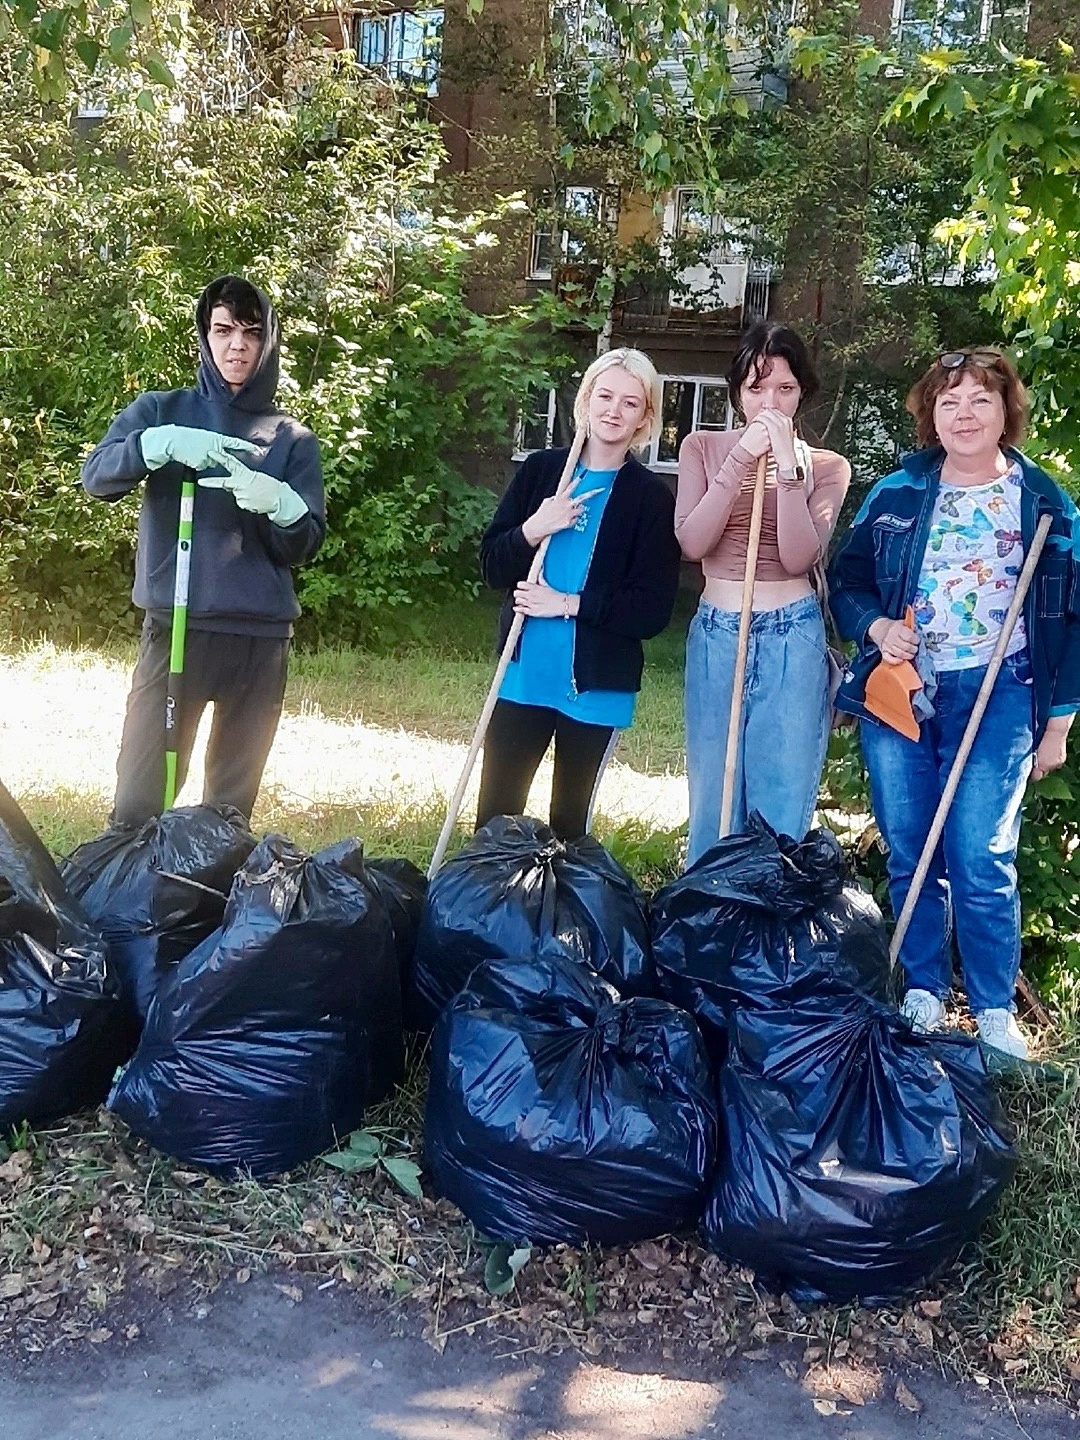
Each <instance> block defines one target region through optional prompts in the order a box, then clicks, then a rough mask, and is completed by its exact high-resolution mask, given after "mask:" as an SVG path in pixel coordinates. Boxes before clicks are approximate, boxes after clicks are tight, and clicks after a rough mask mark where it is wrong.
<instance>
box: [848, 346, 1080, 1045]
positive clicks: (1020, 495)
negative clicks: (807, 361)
mask: <svg viewBox="0 0 1080 1440" xmlns="http://www.w3.org/2000/svg"><path fill="white" fill-rule="evenodd" d="M907 405H908V409H909V411H910V412H911V413H912V415H913V416H914V417H915V421H916V427H917V432H918V438H919V442H920V444H921V445H922V446H923V448H922V449H920V450H918V451H917V452H916V453H915V454H913V455H911V456H909V457H908V458H907V459H906V460H905V461H904V463H903V467H902V468H901V469H900V470H898V471H896V473H895V474H892V475H888V476H886V477H885V479H883V480H880V481H879V482H878V483H877V485H876V486H875V487H874V489H873V490H872V491H871V492H870V495H869V496H868V497H867V500H866V502H865V504H864V505H863V506H862V509H861V510H860V511H859V513H858V515H857V516H856V517H855V520H854V521H853V523H852V525H851V527H850V529H849V531H848V532H847V535H846V536H845V539H844V541H843V543H842V545H841V547H840V549H839V550H838V552H837V555H836V558H835V559H834V561H833V563H832V565H831V567H830V570H829V582H830V589H831V600H832V609H833V615H834V617H835V620H836V623H837V626H838V627H839V629H840V631H841V633H842V634H843V635H845V636H846V637H848V638H850V639H853V640H855V641H856V642H857V644H858V654H857V656H856V658H855V660H854V662H853V664H852V666H851V668H850V669H849V671H848V673H847V675H846V677H845V680H844V684H843V685H842V686H841V688H840V693H839V695H838V696H837V701H836V703H837V706H838V707H839V708H840V709H842V710H847V711H849V712H851V713H852V714H855V715H858V716H859V717H860V719H861V727H860V733H861V741H862V749H863V755H864V757H865V760H866V764H867V769H868V770H869V773H870V790H871V798H872V802H873V807H874V814H875V816H876V817H877V821H878V825H879V826H880V829H881V833H882V836H883V838H884V840H885V843H886V845H887V846H888V851H889V860H888V865H889V889H890V894H891V896H892V903H893V908H894V911H895V912H896V913H897V914H899V913H900V910H901V908H902V906H903V904H904V901H905V899H906V897H907V893H908V888H909V886H910V884H911V880H912V876H913V874H914V871H915V867H916V865H917V864H918V860H919V856H920V854H921V852H922V847H923V844H924V843H925V841H926V838H927V835H928V832H929V829H930V824H931V820H932V818H933V815H934V812H935V810H936V808H937V804H938V801H939V799H940V797H941V793H942V790H943V788H944V785H945V781H946V779H947V776H948V773H949V768H950V766H951V764H952V761H953V758H954V757H955V755H956V752H957V750H958V748H959V745H960V740H961V737H962V735H963V733H964V728H965V726H966V724H967V720H968V717H969V716H970V714H971V711H972V708H973V706H974V703H975V698H976V696H977V694H978V691H979V687H980V685H981V683H982V680H983V677H984V675H985V673H986V667H987V665H988V664H989V662H990V657H991V654H992V652H993V649H994V646H995V643H996V641H997V638H998V635H999V634H1000V631H1001V628H1002V624H1003V622H1004V619H1005V614H1006V611H1007V610H1008V608H1009V602H1010V600H1011V598H1012V594H1013V591H1014V590H1015V587H1016V581H1017V577H1018V576H1019V574H1020V570H1021V567H1022V566H1023V563H1024V556H1025V554H1026V552H1027V549H1028V546H1029V545H1030V543H1031V539H1032V536H1033V535H1034V533H1035V528H1036V525H1037V523H1038V520H1039V518H1040V516H1042V515H1043V514H1046V513H1049V514H1051V515H1052V516H1053V523H1052V526H1051V529H1050V533H1049V536H1048V538H1047V542H1046V545H1045V548H1044V550H1043V553H1042V556H1041V558H1040V561H1039V564H1038V568H1037V570H1036V574H1035V579H1034V583H1033V584H1032V586H1031V589H1030V590H1029V592H1028V595H1027V598H1026V600H1025V603H1024V608H1023V615H1022V620H1021V621H1020V622H1019V623H1018V624H1017V626H1016V629H1015V631H1014V632H1013V636H1012V640H1011V642H1010V645H1009V649H1008V652H1007V654H1006V657H1005V662H1004V664H1003V666H1002V669H1001V673H1000V674H999V676H998V679H997V683H996V684H995V686H994V689H993V692H992V694H991V698H990V704H989V706H988V708H987V711H986V714H985V716H984V717H983V721H982V724H981V726H980V728H979V731H978V736H977V738H976V740H975V744H974V748H973V749H972V752H971V755H970V757H969V759H968V761H967V765H966V767H965V769H964V773H963V777H962V779H961V781H960V785H959V788H958V790H957V792H956V797H955V799H954V801H953V804H952V808H951V809H950V811H949V817H948V820H947V821H946V825H945V830H944V834H943V836H942V839H941V842H940V843H939V845H938V849H937V852H936V854H935V855H934V858H933V862H932V864H931V867H930V872H929V875H928V877H927V883H926V885H925V886H924V888H923V890H922V893H921V895H920V897H919V899H918V902H917V904H916V907H915V910H914V914H913V916H912V921H911V926H910V928H909V930H908V932H907V935H906V937H905V939H904V942H903V945H902V947H901V951H900V961H901V964H902V965H903V967H904V973H905V976H906V978H907V986H908V988H907V992H906V994H905V996H904V1001H903V1012H904V1014H905V1015H906V1016H907V1017H908V1019H909V1020H910V1021H911V1022H912V1024H913V1025H914V1026H915V1028H916V1029H918V1030H933V1029H936V1028H937V1027H938V1026H939V1025H940V1024H941V1021H942V1016H943V1011H944V1000H945V998H946V996H947V995H948V992H949V986H950V981H951V975H952V966H951V951H950V938H951V933H952V929H953V926H954V924H955V931H956V938H957V944H958V947H959V951H960V958H961V962H962V966H963V975H964V985H965V988H966V990H967V998H968V1003H969V1005H970V1006H971V1010H972V1012H973V1013H974V1016H975V1020H976V1022H977V1025H978V1029H979V1034H980V1036H981V1038H982V1040H983V1041H984V1042H985V1043H986V1044H988V1045H990V1046H992V1047H993V1048H994V1049H996V1050H999V1051H1002V1052H1004V1053H1005V1054H1008V1055H1011V1056H1015V1057H1019V1058H1025V1057H1026V1055H1027V1041H1026V1040H1025V1038H1024V1036H1023V1034H1022V1032H1021V1031H1020V1028H1019V1026H1018V1025H1017V1023H1016V1017H1015V1015H1014V1013H1013V994H1014V991H1015V988H1016V979H1017V975H1018V973H1019V969H1020V900H1019V896H1018V894H1017V886H1016V864H1015V862H1016V849H1017V844H1018V842H1019V836H1020V811H1021V806H1022V803H1023V798H1024V790H1025V787H1026V785H1027V782H1028V780H1029V779H1034V780H1038V779H1041V778H1042V776H1044V775H1046V774H1048V773H1049V772H1050V771H1051V770H1056V769H1057V768H1058V767H1059V766H1060V765H1062V764H1064V761H1065V748H1066V741H1067V737H1068V734H1069V728H1070V726H1071V725H1072V722H1073V716H1074V714H1075V712H1076V711H1077V710H1078V709H1080V610H1078V609H1077V583H1076V582H1077V561H1076V544H1077V540H1078V538H1080V528H1078V516H1077V511H1076V508H1075V507H1074V505H1073V503H1072V501H1071V500H1070V499H1069V498H1068V496H1067V495H1066V494H1065V493H1064V492H1063V491H1062V490H1061V489H1060V488H1059V487H1058V486H1057V485H1055V484H1054V482H1053V481H1052V480H1051V479H1050V478H1049V476H1048V475H1046V474H1045V473H1044V472H1043V471H1042V470H1040V469H1039V467H1038V466H1037V465H1034V464H1033V463H1032V462H1031V461H1030V460H1028V459H1027V458H1026V457H1025V456H1024V455H1022V454H1021V453H1020V451H1019V450H1017V449H1016V448H1015V446H1016V445H1017V444H1018V442H1019V441H1020V439H1021V437H1022V436H1023V433H1024V427H1025V422H1026V418H1027V396H1026V394H1025V391H1024V387H1023V385H1022V384H1021V382H1020V378H1019V376H1018V375H1017V373H1016V370H1015V369H1014V367H1013V365H1012V363H1011V362H1010V361H1009V360H1008V358H1007V357H1006V356H1005V355H1003V354H1002V353H1001V352H1000V351H998V350H995V349H992V348H974V349H966V350H957V351H954V352H951V353H949V354H945V355H941V356H940V357H939V358H938V359H937V360H936V361H935V362H934V364H933V365H931V367H930V368H929V370H928V371H927V372H926V374H925V375H923V377H922V378H921V379H920V380H919V381H918V383H917V384H916V385H915V386H914V388H913V389H912V391H911V393H910V395H909V396H908V401H907ZM909 605H910V606H912V607H913V610H914V616H915V629H914V630H912V629H910V628H909V627H908V626H907V625H906V624H905V622H904V619H903V618H902V617H903V616H904V613H905V610H906V607H907V606H909ZM920 638H921V639H922V640H923V641H924V642H925V644H926V647H927V650H928V651H929V653H930V656H931V658H932V660H933V662H934V666H935V669H936V671H937V679H938V688H937V693H936V694H935V696H934V708H935V714H934V715H933V717H931V718H930V719H927V720H923V721H922V722H921V724H920V726H919V738H918V740H910V739H908V738H906V737H905V736H903V735H900V734H899V733H898V732H897V731H895V730H893V729H892V728H891V727H889V726H888V725H884V724H882V723H881V722H880V721H877V720H875V719H873V718H872V717H871V716H870V715H868V713H867V711H866V708H865V703H864V702H865V689H866V680H867V677H868V675H869V674H870V671H871V670H872V669H873V668H874V667H875V666H876V665H878V664H884V665H895V664H898V663H899V662H900V661H903V660H910V659H912V658H913V657H914V655H915V653H916V650H917V649H918V646H919V642H920Z"/></svg>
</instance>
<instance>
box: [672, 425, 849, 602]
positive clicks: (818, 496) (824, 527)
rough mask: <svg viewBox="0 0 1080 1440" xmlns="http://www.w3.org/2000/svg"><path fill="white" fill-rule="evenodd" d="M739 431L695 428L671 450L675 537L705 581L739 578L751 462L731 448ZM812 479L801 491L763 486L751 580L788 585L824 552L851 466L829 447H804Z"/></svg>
mask: <svg viewBox="0 0 1080 1440" xmlns="http://www.w3.org/2000/svg"><path fill="white" fill-rule="evenodd" d="M742 433H743V432H742V430H741V429H740V430H697V431H695V432H694V433H693V434H692V435H688V436H687V437H686V439H685V440H684V441H683V443H682V446H681V448H680V450H679V490H678V495H677V497H676V501H675V534H676V535H677V536H678V539H679V544H680V545H681V546H682V551H683V554H684V555H685V556H686V558H687V559H688V560H700V561H701V568H702V570H703V571H704V572H705V576H706V578H707V579H711V580H740V581H741V580H742V578H743V574H744V571H745V568H746V547H747V541H748V539H749V534H750V510H751V505H752V503H753V496H754V477H755V475H756V473H757V460H756V459H755V457H754V456H753V455H751V454H750V453H749V452H748V451H747V450H744V449H743V447H742V445H741V444H740V443H739V441H740V439H741V437H742ZM810 454H811V458H812V460H813V469H814V473H813V479H812V482H811V479H810V477H807V485H806V488H805V489H804V490H790V489H785V488H784V487H783V486H778V485H777V483H776V470H775V467H774V466H772V465H770V467H769V468H770V472H771V473H769V474H767V476H766V481H765V508H764V511H763V513H762V519H761V541H760V544H759V547H758V561H757V570H756V578H757V579H758V580H792V579H796V578H798V577H799V576H802V575H805V574H807V572H808V571H809V570H810V569H811V568H812V567H813V565H814V562H815V561H817V560H819V559H820V558H821V556H822V555H823V554H824V553H825V550H826V547H827V546H828V543H829V538H830V536H831V535H832V532H833V526H834V525H835V524H836V517H837V516H838V515H839V513H840V507H841V505H842V504H843V503H844V496H845V495H846V494H847V487H848V483H849V481H850V479H851V466H850V465H849V464H848V462H847V461H846V460H845V459H844V457H843V456H842V455H837V454H835V453H834V452H833V451H832V450H811V452H810Z"/></svg>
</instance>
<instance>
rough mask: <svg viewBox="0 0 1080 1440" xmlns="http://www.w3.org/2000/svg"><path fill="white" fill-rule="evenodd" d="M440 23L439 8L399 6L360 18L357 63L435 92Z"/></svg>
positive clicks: (436, 91) (439, 56)
mask: <svg viewBox="0 0 1080 1440" xmlns="http://www.w3.org/2000/svg"><path fill="white" fill-rule="evenodd" d="M442 26H443V12H442V10H398V11H395V12H393V13H392V14H388V15H375V16H370V17H366V18H364V19H361V21H360V23H359V26H358V28H357V33H356V53H357V56H358V58H359V60H360V64H361V65H366V66H368V67H369V68H370V69H372V70H382V71H384V72H385V73H386V74H387V75H388V76H389V77H390V79H391V80H400V81H402V82H403V83H405V84H407V85H415V86H417V87H419V88H420V89H423V90H426V91H427V93H428V94H429V95H437V94H438V93H439V61H440V59H441V56H442Z"/></svg>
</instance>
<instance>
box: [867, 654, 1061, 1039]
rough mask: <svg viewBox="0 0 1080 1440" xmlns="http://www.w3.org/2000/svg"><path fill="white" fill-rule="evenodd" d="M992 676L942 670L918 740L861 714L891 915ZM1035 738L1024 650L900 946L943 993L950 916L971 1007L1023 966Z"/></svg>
mask: <svg viewBox="0 0 1080 1440" xmlns="http://www.w3.org/2000/svg"><path fill="white" fill-rule="evenodd" d="M985 674H986V669H985V667H984V668H982V669H978V670H942V671H939V672H938V689H937V694H936V695H935V696H934V710H935V714H934V716H933V717H932V718H931V719H930V720H924V721H923V722H922V725H921V726H920V729H919V738H918V740H908V739H907V738H906V737H905V736H903V735H900V734H899V733H898V732H897V731H895V730H893V729H892V728H891V726H888V725H883V724H881V723H880V722H879V721H876V720H869V719H867V720H862V721H860V726H859V729H860V738H861V741H862V751H863V757H864V759H865V760H866V767H867V769H868V770H869V772H870V795H871V799H872V802H873V806H874V816H875V818H876V819H877V822H878V826H879V828H880V830H881V834H882V838H883V839H884V841H885V843H886V845H887V846H888V848H889V893H890V896H891V898H892V904H893V911H894V913H895V914H896V915H899V914H900V911H901V909H902V908H903V904H904V901H905V899H906V898H907V893H908V889H909V887H910V885H911V880H912V876H913V875H914V873H915V867H916V866H917V865H918V863H919V856H920V854H921V853H922V847H923V845H924V843H925V841H926V837H927V835H928V834H929V832H930V824H931V822H932V820H933V818H934V812H935V810H936V809H937V805H938V801H939V800H940V799H941V793H942V791H943V790H944V788H945V782H946V780H947V778H948V774H949V769H950V767H951V765H952V762H953V759H954V757H955V755H956V752H957V750H958V749H959V747H960V740H961V738H962V736H963V733H964V726H965V725H966V724H967V721H968V717H969V715H970V714H971V711H972V707H973V706H974V704H975V697H976V696H977V694H978V693H979V686H980V685H981V684H982V681H983V677H984V676H985ZM1033 738H1034V737H1033V728H1032V688H1031V662H1030V660H1029V659H1028V654H1027V651H1026V650H1023V651H1021V652H1020V653H1019V654H1018V655H1013V656H1010V657H1009V659H1007V660H1006V661H1005V662H1004V664H1003V665H1002V667H1001V672H1000V674H999V675H998V678H997V681H996V683H995V685H994V688H993V690H992V692H991V694H990V703H989V705H988V706H987V709H986V713H985V715H984V716H983V718H982V724H981V725H980V726H979V730H978V734H977V735H976V737H975V744H974V746H973V747H972V751H971V754H970V755H969V756H968V761H967V764H966V765H965V767H964V773H963V776H962V778H961V780H960V785H959V788H958V789H957V791H956V795H955V797H954V799H953V802H952V806H951V808H950V810H949V816H948V819H947V820H946V822H945V830H944V834H943V835H942V837H941V839H940V840H939V842H938V847H937V850H936V851H935V853H934V858H933V860H932V862H931V865H930V871H929V874H928V875H927V877H926V884H925V885H924V886H923V888H922V891H921V893H920V896H919V900H918V902H917V904H916V906H915V911H914V913H913V915H912V917H911V926H910V928H909V930H908V932H907V934H906V936H905V937H904V943H903V945H902V946H901V948H900V963H901V964H902V965H903V967H904V974H905V976H906V978H907V983H908V985H909V986H912V987H914V988H915V989H918V990H928V991H929V992H930V994H931V995H937V996H939V997H944V996H945V995H947V994H948V991H949V985H950V982H951V979H952V961H951V945H950V938H951V933H952V926H953V921H954V920H955V924H956V939H957V944H958V947H959V950H960V959H961V962H962V964H963V971H964V986H965V989H966V990H967V997H968V1004H969V1005H970V1006H971V1009H972V1011H973V1013H975V1014H978V1012H979V1011H980V1010H989V1009H1004V1010H1008V1009H1011V1008H1012V1004H1013V991H1014V990H1015V988H1016V977H1017V972H1018V971H1019V968H1020V897H1019V895H1018V894H1017V889H1016V847H1017V843H1018V841H1019V838H1020V809H1021V805H1022V804H1023V799H1024V787H1025V786H1026V785H1027V779H1028V775H1029V774H1030V771H1031V760H1032V749H1033Z"/></svg>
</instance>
